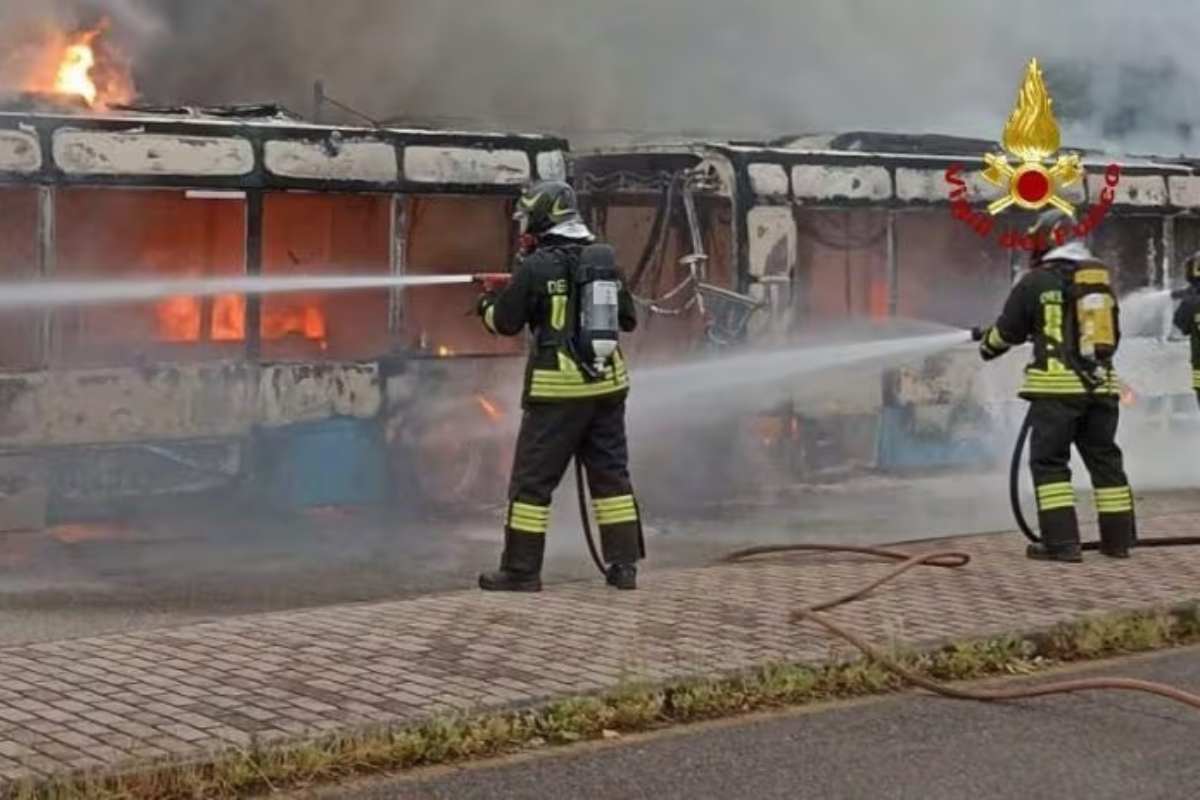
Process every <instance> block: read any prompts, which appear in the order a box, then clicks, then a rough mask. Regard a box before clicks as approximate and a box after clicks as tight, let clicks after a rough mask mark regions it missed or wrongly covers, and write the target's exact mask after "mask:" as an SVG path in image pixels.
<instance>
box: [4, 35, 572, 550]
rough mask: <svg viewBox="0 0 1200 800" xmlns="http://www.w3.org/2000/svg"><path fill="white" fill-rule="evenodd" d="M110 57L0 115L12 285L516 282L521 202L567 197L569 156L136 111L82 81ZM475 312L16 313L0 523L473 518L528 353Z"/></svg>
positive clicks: (487, 143)
mask: <svg viewBox="0 0 1200 800" xmlns="http://www.w3.org/2000/svg"><path fill="white" fill-rule="evenodd" d="M91 41H92V40H91V39H88V38H86V37H85V38H84V39H81V40H80V41H79V42H75V41H74V40H71V41H64V42H63V46H64V50H63V53H62V56H61V58H60V60H59V64H60V67H59V69H58V70H57V71H54V70H51V71H50V72H49V73H48V74H49V77H46V78H45V79H44V80H43V81H42V82H41V83H39V82H37V81H33V82H32V83H31V84H30V85H31V90H30V91H28V92H22V93H17V94H11V95H8V96H6V97H5V98H3V100H0V229H2V233H0V241H3V243H4V246H3V247H2V248H0V271H2V274H3V277H2V278H0V280H2V281H6V282H20V281H31V280H43V279H56V280H96V279H103V280H139V279H146V278H202V277H223V276H243V275H249V276H260V275H261V276H269V277H270V276H281V277H282V276H290V275H322V276H324V275H328V276H339V275H366V276H370V275H422V274H430V273H439V274H442V273H475V272H480V271H503V270H506V269H507V268H508V260H509V254H510V253H512V252H513V251H514V242H513V240H512V237H513V235H514V232H513V229H512V224H511V215H512V202H513V200H514V198H515V197H516V196H517V194H518V192H519V190H520V188H521V186H522V185H523V184H525V183H526V182H528V181H530V180H536V179H545V178H558V179H561V178H564V177H566V170H567V162H566V151H567V145H566V142H565V141H563V140H561V139H559V138H556V137H553V136H543V135H524V134H505V133H472V132H451V131H438V132H433V131H428V130H406V129H394V128H365V127H364V128H355V127H346V126H342V127H337V126H327V125H318V124H313V123H310V122H306V121H304V120H302V119H300V118H298V117H296V116H295V115H292V114H290V113H288V112H287V111H286V110H284V109H281V108H278V107H274V106H270V105H247V106H231V107H219V108H193V107H166V106H157V107H153V106H140V105H136V104H133V103H131V102H129V97H128V96H127V93H126V92H125V91H124V89H123V88H122V87H123V86H124V84H122V83H121V82H119V81H109V82H107V83H104V84H102V85H95V84H92V83H87V82H86V79H88V78H89V76H91V75H94V74H95V73H94V72H92V71H89V69H90V66H91V65H92V63H93V62H92V61H89V59H93V58H94V56H93V55H92V50H91V49H89V48H90V44H89V43H90V42H91ZM77 45H79V46H81V47H82V49H77ZM80 70H82V72H80ZM80 74H82V75H83V78H84V79H85V83H83V84H81V83H80V82H79V75H80ZM473 297H474V290H473V289H472V288H471V287H470V286H438V287H428V288H424V287H423V288H420V289H410V290H407V291H400V290H393V289H378V290H354V291H346V292H337V293H322V292H310V293H285V294H275V295H263V296H255V295H250V296H243V295H236V294H230V295H223V296H216V297H204V298H200V297H189V296H179V297H169V298H165V299H163V300H161V301H154V302H144V303H126V304H79V305H74V306H63V307H57V308H53V309H49V310H43V309H36V310H34V309H29V310H21V311H17V312H14V313H6V314H4V315H3V316H0V368H2V373H0V449H2V453H0V474H2V475H3V479H2V480H0V487H2V490H0V527H4V528H15V527H31V526H32V527H36V526H38V525H40V524H41V523H42V521H43V519H44V518H45V517H46V515H47V513H49V515H50V516H51V517H52V518H57V517H70V516H72V515H78V514H86V513H91V512H92V511H93V510H97V509H103V508H107V507H111V506H112V505H113V503H114V502H118V501H120V500H121V499H122V498H137V497H145V496H154V495H161V494H172V493H176V492H181V491H188V492H197V491H209V490H214V491H217V490H224V489H230V488H235V487H239V486H242V487H244V486H245V485H246V484H247V482H251V483H252V486H253V489H254V491H255V493H256V495H257V496H258V497H260V498H261V500H262V502H263V503H264V504H267V505H271V504H277V505H280V506H284V507H295V506H312V505H335V504H360V503H361V504H370V503H379V502H385V501H387V500H388V499H391V498H397V497H400V498H403V499H407V498H409V496H411V495H413V494H421V495H422V497H423V498H424V499H426V500H429V499H432V500H433V501H434V502H444V503H454V502H456V501H457V500H459V499H461V496H462V492H463V491H464V490H465V487H468V486H469V487H472V488H475V487H477V486H478V485H479V481H481V480H483V479H484V477H485V475H484V472H485V471H486V470H485V467H488V466H491V467H492V468H493V471H494V472H495V474H496V475H502V474H503V472H504V470H505V468H506V467H507V465H506V464H504V465H498V466H497V465H489V464H487V463H485V462H486V459H488V458H492V457H495V458H499V457H500V456H499V455H497V454H491V455H489V454H488V452H487V449H486V448H480V447H471V446H470V445H469V443H466V442H463V441H462V439H463V437H462V436H461V430H462V426H463V424H464V423H463V420H464V419H466V420H468V421H469V422H471V423H478V424H481V425H487V424H492V423H495V422H496V420H497V419H499V418H500V417H502V416H503V415H504V414H506V413H509V412H511V408H509V406H511V403H509V402H508V397H507V395H505V396H504V397H503V398H496V397H494V396H492V395H490V394H489V387H491V386H492V385H493V384H494V383H495V381H497V380H501V381H503V385H515V381H516V377H515V375H516V374H517V373H518V371H519V369H520V358H518V356H520V355H521V354H522V352H523V342H521V341H520V340H518V339H513V340H508V339H499V338H496V337H492V336H489V335H488V334H486V332H485V331H483V329H482V327H481V326H479V325H478V321H477V320H475V319H472V318H469V317H468V316H466V315H465V314H464V312H465V310H466V309H468V308H469V307H470V306H471V302H472V299H473ZM510 373H511V374H510ZM456 431H457V432H458V433H459V434H460V435H457V436H456V435H453V434H454V433H455V432H456Z"/></svg>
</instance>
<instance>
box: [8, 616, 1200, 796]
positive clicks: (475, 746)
mask: <svg viewBox="0 0 1200 800" xmlns="http://www.w3.org/2000/svg"><path fill="white" fill-rule="evenodd" d="M1198 641H1200V604H1191V605H1187V606H1183V607H1179V608H1175V609H1171V610H1165V611H1159V612H1146V613H1126V614H1119V615H1114V616H1108V617H1099V618H1092V619H1083V620H1079V621H1077V622H1072V623H1069V624H1064V625H1060V626H1058V627H1055V628H1053V629H1051V630H1049V631H1044V632H1039V633H1035V634H1030V635H1027V636H1019V635H1010V636H1000V637H995V638H990V639H982V640H976V641H963V642H953V643H950V644H947V645H945V646H943V647H939V648H936V649H933V650H925V651H916V650H907V651H905V650H897V651H894V652H893V653H892V654H891V655H892V656H893V657H894V658H895V659H896V661H897V662H898V663H900V664H902V665H903V666H905V667H907V668H909V669H911V670H913V671H915V672H918V673H920V674H922V675H924V676H927V677H929V678H932V679H934V680H939V681H955V680H970V679H978V678H987V677H996V676H1003V675H1010V674H1031V673H1036V672H1039V671H1042V670H1045V669H1047V668H1048V667H1051V666H1054V665H1056V664H1062V663H1067V662H1073V661H1084V660H1091V659H1096V658H1103V657H1109V656H1116V655H1121V654H1127V653H1135V652H1145V651H1149V650H1154V649H1160V648H1163V647H1169V646H1172V645H1182V644H1190V643H1195V642H1198ZM903 688H904V681H903V680H902V679H901V678H899V677H897V676H896V675H894V674H893V673H891V672H890V671H888V670H887V669H885V668H884V667H882V666H880V665H878V664H876V663H874V662H871V661H867V660H863V659H856V660H853V661H842V662H838V663H831V664H827V665H823V666H806V665H796V664H786V663H771V664H764V665H763V666H761V667H759V668H757V669H755V670H751V671H748V672H745V673H742V674H739V675H733V676H727V677H720V678H701V679H692V680H685V681H679V682H675V683H672V684H669V685H666V686H658V687H653V686H645V685H636V684H625V685H623V686H621V687H620V688H618V689H616V690H614V691H612V692H609V693H607V694H604V695H599V696H592V697H575V698H568V699H563V700H557V701H554V702H551V703H548V704H546V705H543V706H540V707H537V708H532V709H523V710H517V711H506V712H497V713H494V714H485V715H477V716H454V717H443V718H438V719H431V720H429V721H426V722H423V723H421V724H418V725H414V726H410V727H405V728H392V729H389V728H379V729H371V730H362V731H358V732H356V733H354V734H345V735H338V736H332V737H328V738H324V739H318V740H313V741H308V742H303V743H299V744H290V745H264V744H262V743H260V742H257V741H252V742H251V744H250V746H248V747H246V748H243V749H239V750H235V751H231V752H228V753H225V754H223V755H220V756H217V757H214V758H213V759H212V760H211V761H209V762H207V763H192V764H165V765H158V766H150V767H146V768H143V769H139V770H137V771H135V772H129V773H126V774H123V775H111V776H107V777H105V776H82V777H78V776H77V777H70V778H60V779H53V780H50V781H46V782H41V783H33V782H26V783H21V784H17V785H15V786H12V787H11V788H10V790H9V791H8V793H7V796H8V797H11V798H13V800H82V798H99V800H144V799H147V798H155V800H177V799H178V800H184V799H185V798H186V799H187V800H193V799H194V798H233V797H244V796H246V795H248V794H255V793H263V792H271V791H276V790H279V789H284V788H289V789H290V788H298V787H305V786H309V785H313V784H316V783H320V782H329V781H337V780H341V779H346V778H349V777H353V776H358V775H367V774H373V773H380V772H388V771H396V770H404V769H411V768H413V767H419V766H429V765H434V764H449V763H454V762H459V761H464V760H467V759H477V758H486V757H489V756H496V755H501V754H507V753H514V752H518V751H522V750H532V749H537V748H540V747H546V746H552V745H563V744H569V743H572V742H579V741H586V740H593V739H600V738H612V737H613V736H618V735H620V734H622V733H634V732H639V731H647V730H652V729H654V728H658V727H664V726H668V725H674V724H681V723H687V722H696V721H699V720H705V719H713V718H717V717H729V716H733V715H737V714H741V713H746V712H750V711H761V710H767V709H774V708H784V707H795V706H801V705H806V704H810V703H816V702H821V701H826V700H835V699H840V698H849V697H861V696H866V695H872V694H880V693H887V692H895V691H899V690H901V689H903Z"/></svg>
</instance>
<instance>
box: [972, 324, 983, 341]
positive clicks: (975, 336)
mask: <svg viewBox="0 0 1200 800" xmlns="http://www.w3.org/2000/svg"><path fill="white" fill-rule="evenodd" d="M983 334H984V329H983V328H982V327H980V326H978V325H976V326H975V327H974V328H971V341H972V342H982V341H983Z"/></svg>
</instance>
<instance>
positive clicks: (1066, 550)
mask: <svg viewBox="0 0 1200 800" xmlns="http://www.w3.org/2000/svg"><path fill="white" fill-rule="evenodd" d="M1025 555H1026V556H1028V557H1029V558H1032V559H1033V560H1034V561H1064V562H1067V563H1069V564H1078V563H1080V562H1081V561H1083V549H1082V548H1080V546H1079V545H1077V544H1068V545H1057V546H1053V547H1052V546H1049V545H1047V544H1046V543H1045V542H1039V543H1038V544H1031V545H1029V546H1028V547H1026V548H1025Z"/></svg>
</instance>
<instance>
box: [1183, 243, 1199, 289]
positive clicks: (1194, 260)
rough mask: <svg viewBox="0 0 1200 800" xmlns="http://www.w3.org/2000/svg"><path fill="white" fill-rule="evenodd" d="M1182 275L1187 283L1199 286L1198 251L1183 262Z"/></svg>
mask: <svg viewBox="0 0 1200 800" xmlns="http://www.w3.org/2000/svg"><path fill="white" fill-rule="evenodd" d="M1183 274H1184V276H1185V277H1186V278H1187V279H1188V283H1190V284H1192V285H1193V286H1200V250H1197V251H1196V252H1194V253H1192V254H1191V255H1190V256H1188V257H1187V260H1185V261H1184V262H1183Z"/></svg>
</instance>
